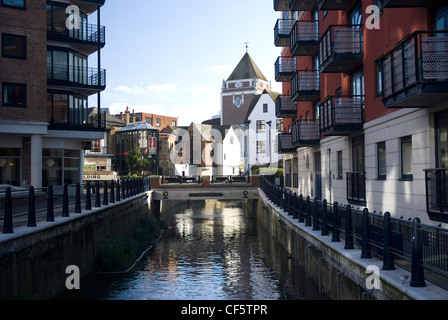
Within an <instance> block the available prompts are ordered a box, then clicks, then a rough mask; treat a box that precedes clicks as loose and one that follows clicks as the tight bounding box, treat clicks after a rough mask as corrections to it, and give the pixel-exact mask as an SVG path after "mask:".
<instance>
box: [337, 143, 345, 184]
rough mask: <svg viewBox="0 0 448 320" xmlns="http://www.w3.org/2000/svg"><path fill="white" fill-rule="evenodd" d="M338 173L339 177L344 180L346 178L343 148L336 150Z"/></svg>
mask: <svg viewBox="0 0 448 320" xmlns="http://www.w3.org/2000/svg"><path fill="white" fill-rule="evenodd" d="M336 166H337V167H336V173H337V179H338V180H342V179H344V167H343V154H342V150H339V151H337V152H336Z"/></svg>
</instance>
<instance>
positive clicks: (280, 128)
mask: <svg viewBox="0 0 448 320" xmlns="http://www.w3.org/2000/svg"><path fill="white" fill-rule="evenodd" d="M276 128H277V132H282V131H283V119H277V121H276Z"/></svg>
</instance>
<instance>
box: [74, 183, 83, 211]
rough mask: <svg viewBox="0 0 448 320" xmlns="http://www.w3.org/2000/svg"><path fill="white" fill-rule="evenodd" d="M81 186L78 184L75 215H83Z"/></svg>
mask: <svg viewBox="0 0 448 320" xmlns="http://www.w3.org/2000/svg"><path fill="white" fill-rule="evenodd" d="M81 212H82V210H81V184H80V183H79V182H78V183H77V184H76V198H75V213H81Z"/></svg>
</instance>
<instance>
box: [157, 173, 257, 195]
mask: <svg viewBox="0 0 448 320" xmlns="http://www.w3.org/2000/svg"><path fill="white" fill-rule="evenodd" d="M259 186H260V177H259V176H244V177H240V176H203V177H164V176H160V177H154V176H153V177H151V190H152V191H153V200H208V199H217V200H244V199H258V187H259Z"/></svg>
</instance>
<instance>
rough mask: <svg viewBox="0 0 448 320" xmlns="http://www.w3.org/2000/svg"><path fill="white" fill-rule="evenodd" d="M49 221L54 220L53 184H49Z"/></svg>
mask: <svg viewBox="0 0 448 320" xmlns="http://www.w3.org/2000/svg"><path fill="white" fill-rule="evenodd" d="M47 221H48V222H52V221H54V205H53V186H51V185H50V186H48V194H47Z"/></svg>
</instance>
